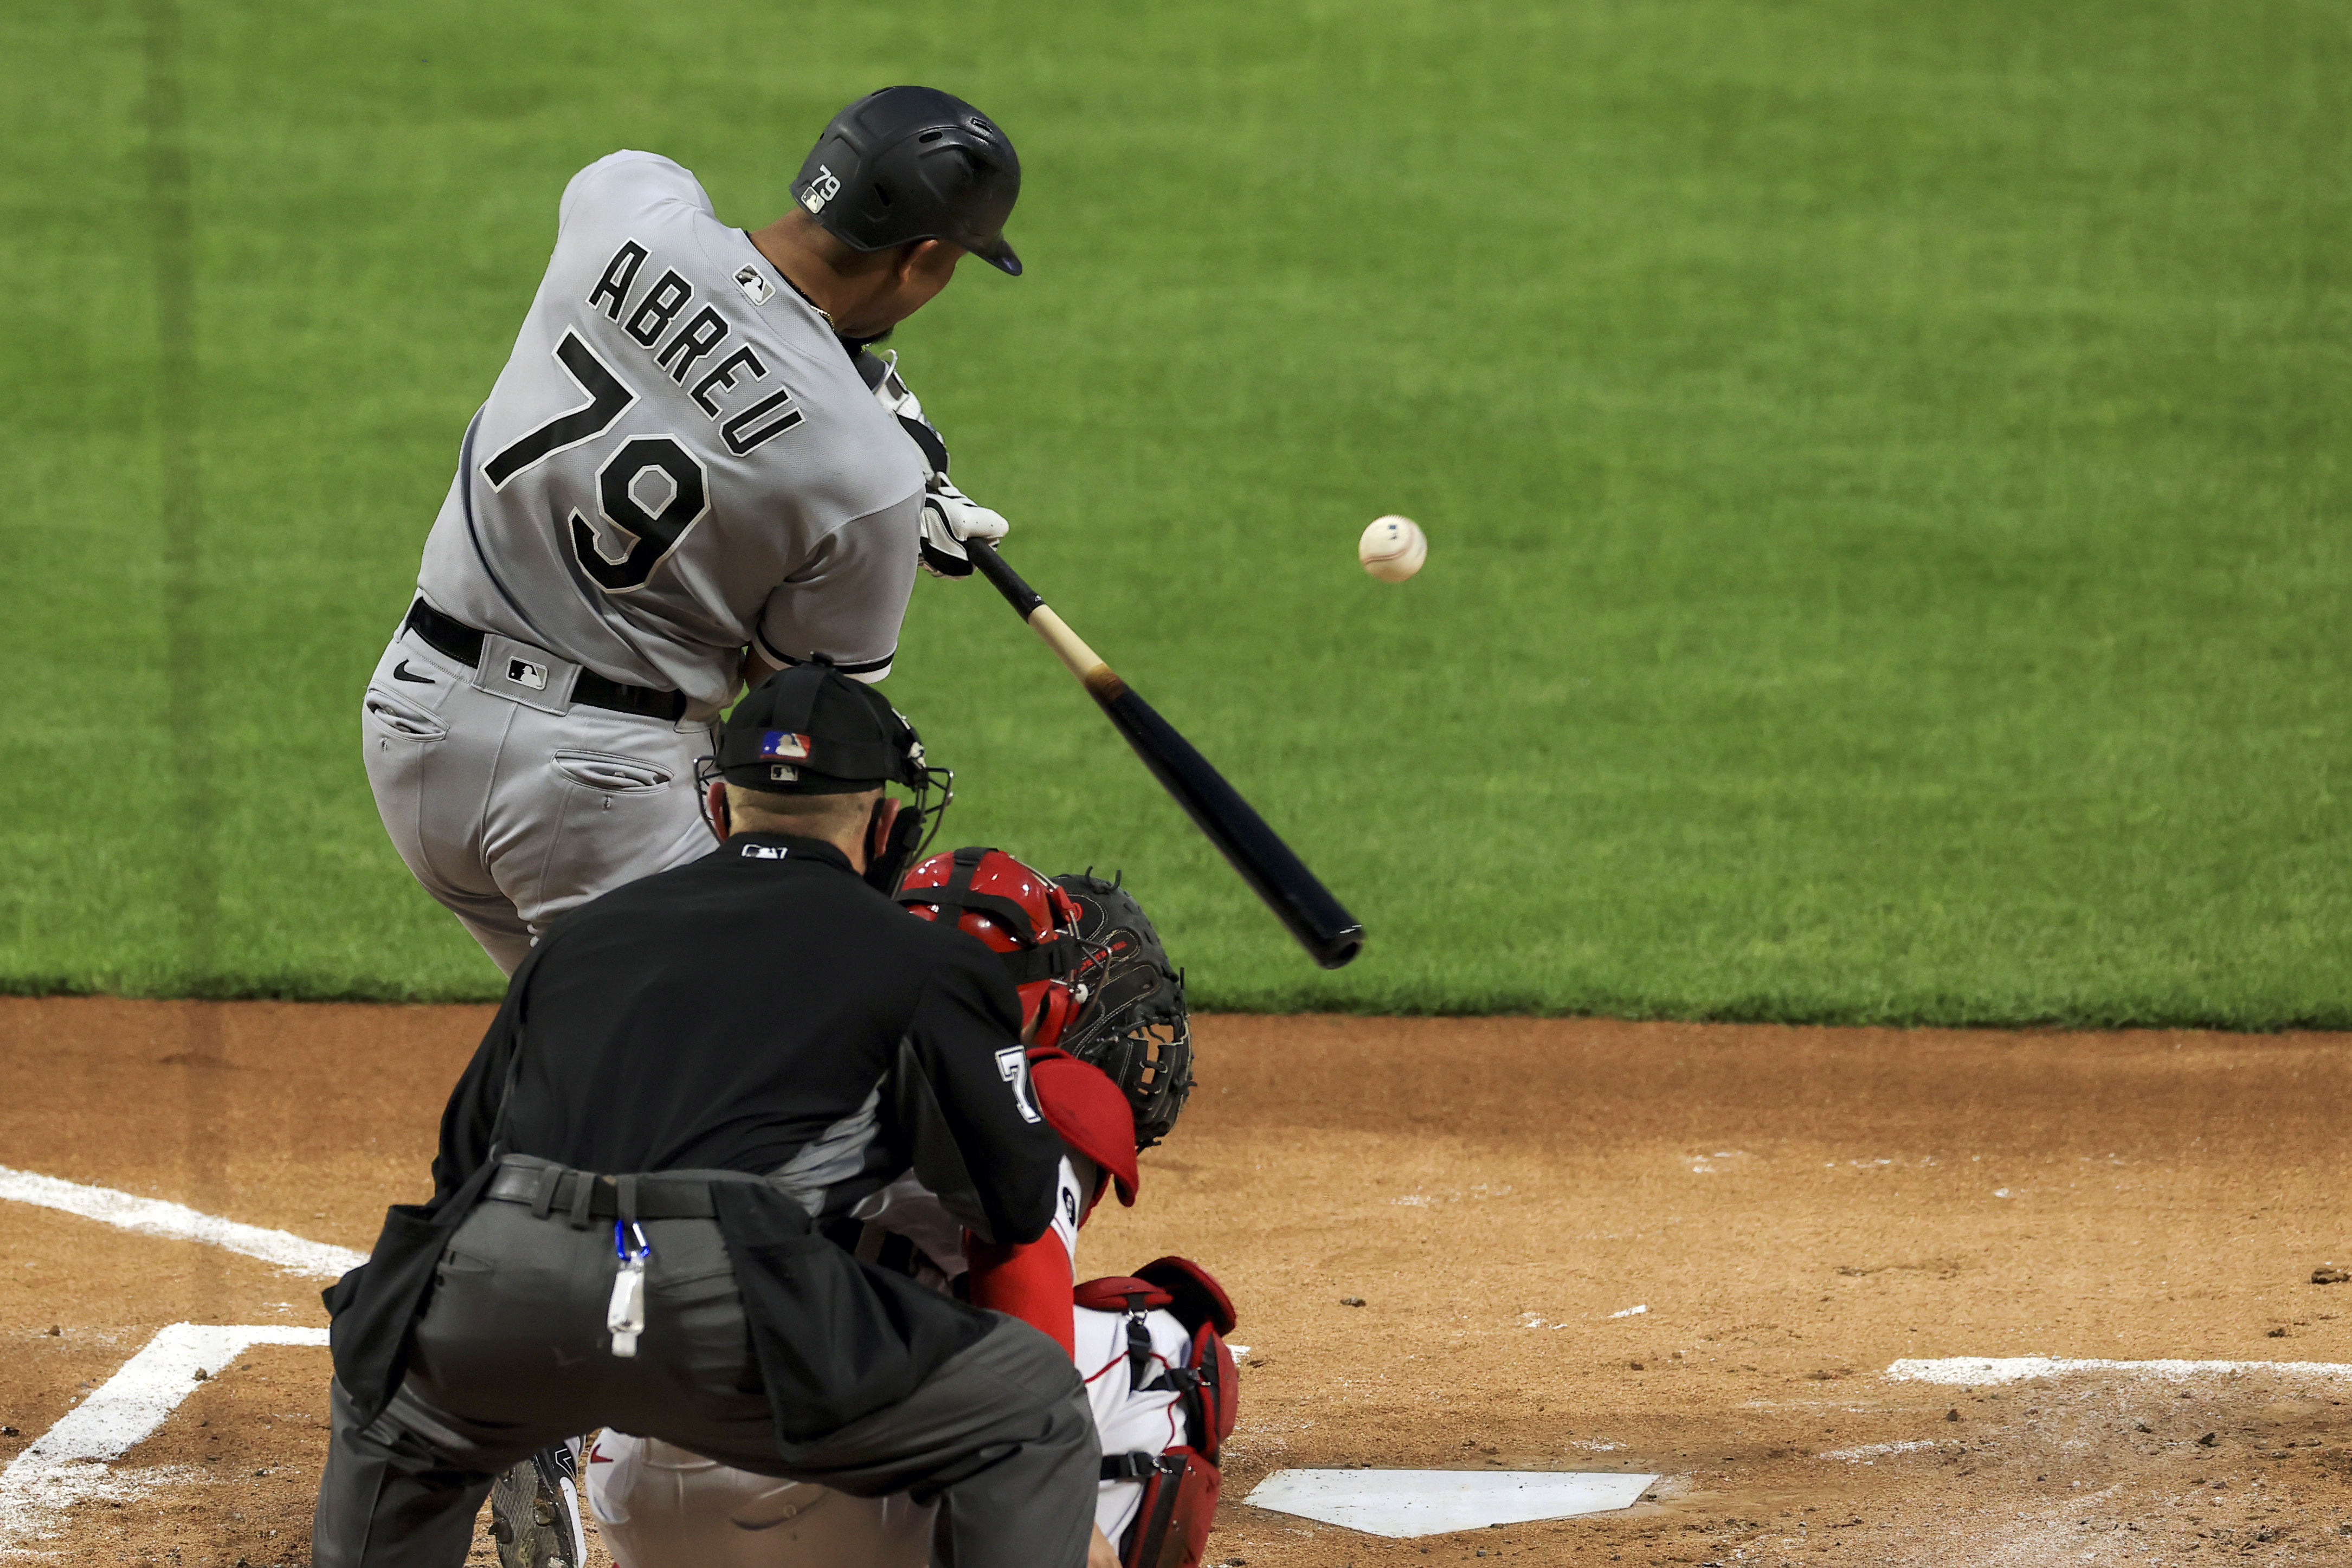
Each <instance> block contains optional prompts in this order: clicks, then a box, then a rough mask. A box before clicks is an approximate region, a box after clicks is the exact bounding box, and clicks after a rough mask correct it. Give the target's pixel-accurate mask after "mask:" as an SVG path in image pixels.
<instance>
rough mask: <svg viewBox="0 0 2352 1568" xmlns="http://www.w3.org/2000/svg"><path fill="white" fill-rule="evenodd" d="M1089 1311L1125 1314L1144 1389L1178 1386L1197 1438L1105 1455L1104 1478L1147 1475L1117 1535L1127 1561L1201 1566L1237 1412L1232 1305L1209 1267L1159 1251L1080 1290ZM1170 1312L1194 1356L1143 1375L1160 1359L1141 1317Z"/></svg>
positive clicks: (1175, 1567)
mask: <svg viewBox="0 0 2352 1568" xmlns="http://www.w3.org/2000/svg"><path fill="white" fill-rule="evenodd" d="M1073 1300H1075V1301H1076V1303H1077V1304H1078V1305H1079V1306H1081V1307H1085V1308H1087V1309H1088V1310H1089V1311H1093V1312H1123V1313H1125V1314H1126V1315H1127V1343H1128V1362H1129V1377H1130V1378H1131V1379H1132V1380H1133V1383H1132V1386H1135V1387H1138V1388H1173V1389H1175V1390H1176V1392H1177V1404H1178V1406H1179V1407H1181V1409H1182V1410H1183V1412H1184V1426H1185V1432H1186V1435H1187V1436H1188V1437H1191V1438H1192V1441H1191V1442H1189V1443H1178V1444H1174V1445H1172V1446H1171V1447H1170V1448H1167V1449H1165V1450H1164V1451H1162V1452H1160V1453H1157V1454H1146V1453H1131V1454H1106V1455H1104V1456H1103V1462H1102V1479H1105V1480H1107V1481H1121V1480H1139V1481H1141V1482H1142V1483H1143V1506H1142V1507H1141V1508H1140V1509H1139V1510H1138V1511H1136V1515H1135V1522H1134V1523H1133V1524H1131V1525H1129V1527H1128V1531H1127V1535H1126V1538H1125V1539H1124V1540H1122V1541H1120V1542H1118V1553H1119V1562H1120V1563H1121V1564H1122V1568H1198V1565H1199V1563H1200V1562H1201V1553H1202V1552H1204V1551H1206V1550H1207V1548H1208V1543H1209V1526H1210V1524H1211V1523H1212V1522H1213V1521H1214V1520H1215V1518H1216V1513H1217V1489H1218V1485H1219V1483H1220V1481H1221V1480H1222V1479H1223V1477H1222V1475H1221V1473H1220V1472H1219V1470H1218V1469H1217V1456H1218V1455H1219V1453H1221V1452H1222V1451H1223V1448H1224V1443H1225V1439H1226V1438H1227V1437H1231V1436H1233V1431H1234V1417H1235V1416H1237V1415H1238V1413H1239V1406H1238V1404H1237V1402H1236V1396H1237V1394H1238V1392H1239V1390H1238V1388H1237V1387H1236V1382H1237V1380H1236V1378H1235V1375H1234V1356H1233V1352H1231V1351H1230V1350H1227V1349H1226V1348H1225V1337H1224V1336H1225V1335H1226V1334H1227V1333H1231V1332H1232V1331H1233V1327H1234V1304H1233V1302H1232V1301H1230V1300H1228V1299H1227V1297H1226V1295H1225V1292H1224V1290H1223V1287H1221V1286H1220V1285H1219V1284H1218V1283H1217V1281H1215V1280H1214V1279H1213V1278H1212V1277H1211V1276H1210V1274H1209V1272H1208V1270H1205V1269H1203V1268H1202V1267H1201V1266H1200V1265H1199V1264H1198V1263H1195V1262H1193V1261H1192V1260H1190V1259H1186V1258H1161V1259H1159V1260H1155V1261H1153V1262H1150V1263H1147V1264H1145V1265H1144V1266H1143V1267H1142V1268H1140V1269H1138V1270H1136V1271H1135V1273H1134V1274H1133V1275H1132V1276H1131V1277H1129V1278H1125V1279H1117V1278H1114V1279H1104V1280H1089V1281H1087V1282H1086V1283H1085V1284H1083V1285H1080V1286H1079V1287H1077V1289H1076V1291H1075V1292H1073ZM1153 1311H1165V1312H1168V1313H1169V1314H1170V1315H1171V1316H1172V1317H1174V1318H1175V1319H1176V1321H1177V1322H1180V1323H1181V1324H1183V1325H1184V1327H1185V1328H1186V1329H1188V1330H1190V1331H1191V1333H1192V1356H1191V1362H1190V1364H1187V1365H1183V1366H1171V1367H1169V1368H1166V1369H1165V1370H1164V1371H1162V1372H1161V1373H1160V1375H1158V1376H1157V1377H1155V1378H1152V1379H1151V1380H1150V1381H1149V1382H1146V1381H1144V1378H1145V1375H1146V1374H1147V1372H1148V1369H1149V1366H1150V1362H1151V1359H1152V1353H1151V1336H1150V1333H1148V1332H1147V1331H1146V1330H1145V1328H1144V1326H1143V1315H1144V1314H1145V1313H1146V1312H1153Z"/></svg>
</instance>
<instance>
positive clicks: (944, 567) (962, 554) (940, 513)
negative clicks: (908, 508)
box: [923, 476, 1013, 577]
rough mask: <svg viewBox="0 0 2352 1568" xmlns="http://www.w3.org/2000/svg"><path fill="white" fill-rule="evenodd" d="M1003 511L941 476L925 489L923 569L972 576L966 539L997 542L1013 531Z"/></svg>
mask: <svg viewBox="0 0 2352 1568" xmlns="http://www.w3.org/2000/svg"><path fill="white" fill-rule="evenodd" d="M1012 528H1013V525H1012V524H1010V523H1008V522H1006V521H1005V520H1004V514H1003V513H1002V512H993V511H991V510H989V509H988V508H987V507H983V506H982V505H981V504H980V503H979V502H978V501H975V500H973V499H972V498H971V497H970V496H967V495H965V494H964V493H963V492H962V491H961V490H959V489H957V488H956V487H955V486H953V485H950V484H949V483H948V481H947V479H946V476H940V477H939V478H935V479H933V480H932V481H931V482H930V486H929V488H927V489H926V490H925V491H924V492H923V569H924V570H926V571H929V573H930V574H931V575H932V576H933V577H970V576H971V554H970V553H969V552H968V551H966V550H965V549H964V548H963V541H964V540H966V539H986V540H987V541H988V542H989V543H990V544H994V543H995V542H996V541H997V540H999V539H1001V538H1003V537H1004V536H1005V535H1006V534H1007V533H1008V532H1010V531H1011V529H1012Z"/></svg>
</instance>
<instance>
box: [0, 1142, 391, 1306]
mask: <svg viewBox="0 0 2352 1568" xmlns="http://www.w3.org/2000/svg"><path fill="white" fill-rule="evenodd" d="M0 1198H8V1199H12V1200H14V1201H15V1202H17V1203H29V1204H32V1205H35V1206H36V1207H41V1208H53V1209H56V1210H57V1211H58V1212H59V1213H61V1214H72V1215H78V1216H79V1217H80V1218H84V1219H95V1220H97V1221H98V1222H99V1223H100V1224H101V1225H111V1226H113V1227H115V1228H117V1229H119V1230H130V1231H136V1232H137V1233H139V1234H140V1235H142V1236H161V1237H164V1238H167V1239H171V1240H174V1241H201V1242H204V1243H205V1245H207V1246H212V1247H218V1248H222V1249H226V1250H227V1251H230V1252H238V1253H242V1254H244V1255H245V1256H246V1257H247V1258H257V1259H259V1260H261V1261H263V1262H264V1263H268V1264H270V1265H271V1266H273V1267H275V1268H277V1269H278V1270H280V1271H282V1272H285V1273H289V1274H299V1275H302V1276H305V1277H307V1278H310V1279H313V1280H332V1279H337V1278H339V1277H341V1275H342V1274H344V1273H345V1272H347V1271H348V1270H352V1269H356V1268H358V1267H359V1266H360V1265H361V1264H362V1263H364V1262H366V1261H367V1254H366V1253H364V1252H354V1251H352V1249H350V1248H348V1247H331V1246H329V1245H327V1244H326V1243H325V1242H323V1241H312V1240H310V1239H306V1238H304V1237H300V1236H297V1235H295V1234H294V1233H293V1232H292V1231H290V1230H271V1229H268V1228H265V1227H262V1226H258V1225H245V1224H241V1223H239V1222H238V1221H236V1220H234V1219H223V1218H220V1217H219V1216H218V1215H215V1214H205V1213H201V1212H199V1211H198V1210H196V1209H193V1208H190V1207H187V1206H186V1205H185V1204H180V1203H166V1202H164V1201H163V1199H162V1198H157V1197H139V1196H138V1195H137V1194H135V1193H128V1192H121V1191H118V1190H117V1189H115V1188H113V1187H110V1186H83V1185H82V1184H81V1183H79V1182H73V1181H64V1180H61V1179H59V1178H58V1177H57V1176H42V1175H40V1174H39V1173H38V1172H36V1171H20V1170H13V1169H11V1168H10V1167H8V1166H0Z"/></svg>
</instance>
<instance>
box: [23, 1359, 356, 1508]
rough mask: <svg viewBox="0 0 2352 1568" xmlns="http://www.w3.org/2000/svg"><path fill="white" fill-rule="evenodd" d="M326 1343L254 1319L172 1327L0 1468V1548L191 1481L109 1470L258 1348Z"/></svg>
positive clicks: (163, 1473)
mask: <svg viewBox="0 0 2352 1568" xmlns="http://www.w3.org/2000/svg"><path fill="white" fill-rule="evenodd" d="M325 1343H327V1331H326V1330H325V1329H302V1328H289V1327H284V1326H281V1325H276V1324H264V1323H253V1324H246V1325H241V1326H236V1327H228V1328H220V1327H213V1326H208V1325H203V1324H197V1323H172V1324H170V1325H168V1326H166V1327H164V1328H162V1329H158V1330H157V1331H156V1333H155V1337H154V1338H153V1339H151V1340H149V1341H148V1342H147V1344H146V1347H145V1348H144V1349H142V1350H141V1351H140V1353H139V1354H137V1355H134V1356H132V1357H131V1359H130V1360H129V1361H128V1362H125V1363H124V1364H123V1365H122V1369H121V1371H119V1372H117V1373H116V1374H115V1375H113V1376H112V1377H110V1378H108V1379H107V1380H106V1382H105V1383H104V1384H103V1385H100V1388H99V1389H98V1391H97V1392H96V1393H94V1394H92V1395H91V1396H89V1398H88V1399H85V1400H83V1401H82V1402H81V1403H80V1404H79V1406H75V1407H74V1408H73V1409H71V1410H69V1411H68V1412H66V1414H65V1416H63V1417H62V1418H61V1419H59V1421H58V1424H57V1425H56V1426H54V1427H50V1428H49V1429H48V1430H47V1431H46V1432H44V1433H42V1434H41V1435H40V1436H39V1437H36V1438H35V1439H34V1440H33V1441H32V1443H31V1444H30V1446H28V1447H27V1448H26V1449H25V1450H24V1451H23V1452H22V1453H20V1454H18V1455H17V1456H16V1458H14V1459H11V1460H10V1461H9V1462H8V1468H7V1469H5V1470H0V1551H13V1550H21V1548H20V1546H19V1543H20V1542H24V1541H27V1540H37V1539H41V1538H45V1537H48V1536H52V1535H54V1534H55V1533H56V1528H55V1521H57V1520H58V1516H59V1515H60V1514H62V1513H63V1512H64V1511H66V1510H68V1509H69V1508H71V1507H73V1505H74V1504H76V1503H79V1502H86V1501H89V1500H91V1499H94V1498H112V1499H116V1500H127V1499H129V1498H131V1497H134V1496H137V1495H138V1494H139V1493H140V1492H142V1491H144V1490H147V1487H148V1486H149V1485H152V1483H153V1482H155V1481H159V1480H190V1479H197V1477H198V1476H199V1475H200V1474H201V1472H197V1471H193V1470H187V1469H158V1470H155V1471H152V1472H147V1473H146V1474H144V1475H142V1476H133V1475H131V1474H126V1473H124V1472H121V1471H117V1470H110V1469H108V1468H107V1462H108V1461H109V1460H112V1459H118V1458H121V1457H122V1456H123V1455H124V1454H126V1453H128V1452H130V1450H131V1448H133V1447H134V1446H136V1445H137V1444H138V1443H139V1442H140V1441H142V1439H143V1438H145V1437H147V1436H148V1435H149V1434H150V1433H152V1432H153V1431H154V1430H155V1428H156V1427H160V1426H162V1425H163V1419H164V1417H165V1416H169V1415H171V1413H172V1412H173V1410H174V1409H176V1408H178V1406H179V1404H180V1401H182V1400H183V1399H185V1398H186V1397H187V1396H188V1395H189V1393H190V1392H191V1391H192V1390H194V1388H195V1386H196V1385H198V1384H199V1383H201V1382H202V1381H204V1379H205V1378H208V1377H211V1376H214V1375H216V1374H217V1373H219V1372H220V1371H222V1370H223V1369H224V1368H226V1366H227V1365H228V1364H229V1363H230V1362H232V1361H235V1360H236V1358H237V1357H238V1356H240V1355H243V1354H245V1353H246V1352H247V1351H248V1350H250V1349H252V1348H253V1347H254V1346H255V1345H257V1344H311V1345H323V1344H325Z"/></svg>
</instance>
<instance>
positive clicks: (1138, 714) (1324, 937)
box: [964, 539, 1364, 969]
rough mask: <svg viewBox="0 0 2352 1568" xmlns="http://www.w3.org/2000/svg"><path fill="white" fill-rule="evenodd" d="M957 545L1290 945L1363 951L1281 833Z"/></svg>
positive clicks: (995, 558)
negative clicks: (1285, 930)
mask: <svg viewBox="0 0 2352 1568" xmlns="http://www.w3.org/2000/svg"><path fill="white" fill-rule="evenodd" d="M964 549H965V550H966V551H967V552H969V553H970V555H971V562H972V565H974V566H976V567H978V568H979V569H980V574H981V575H982V577H985V578H986V579H988V580H989V581H990V582H992V583H993V584H995V585H996V591H997V592H999V593H1001V594H1003V595H1004V601H1005V602H1006V603H1008V604H1010V605H1012V606H1013V609H1014V610H1015V611H1017V612H1019V613H1020V616H1021V618H1022V619H1023V620H1024V621H1026V622H1029V626H1030V629H1031V630H1032V631H1034V632H1036V633H1037V635H1038V636H1040V637H1042V638H1044V639H1045V646H1047V647H1048V648H1051V649H1053V650H1054V653H1055V655H1056V656H1058V657H1059V658H1060V659H1061V661H1062V663H1063V664H1066V665H1067V666H1068V667H1069V671H1070V674H1074V675H1076V676H1077V677H1078V684H1079V685H1083V686H1085V687H1086V688H1087V695H1089V696H1091V697H1093V698H1094V699H1095V701H1096V703H1097V705H1099V706H1100V707H1101V708H1102V710H1103V712H1104V713H1105V714H1106V715H1107V716H1108V717H1109V719H1110V722H1111V724H1112V726H1113V727H1115V728H1117V729H1118V732H1119V734H1121V735H1123V736H1125V737H1127V743H1128V745H1129V746H1131V747H1134V748H1135V754H1136V756H1138V757H1139V758H1143V765H1144V766H1145V767H1146V768H1150V769H1151V776H1152V777H1153V778H1155V779H1159V780H1160V788H1162V789H1166V790H1167V791H1168V793H1169V794H1171V795H1172V796H1174V797H1175V799H1176V803H1177V804H1178V805H1180V806H1181V807H1183V808H1184V813H1185V815H1187V816H1189V817H1191V818H1192V821H1193V823H1194V825H1195V826H1197V827H1198V828H1199V829H1200V830H1201V831H1202V832H1203V833H1206V834H1207V835H1208V836H1209V841H1210V842H1211V843H1213V844H1214V845H1216V846H1217V848H1218V850H1219V851H1220V852H1222V853H1223V855H1224V857H1225V859H1226V860H1227V861H1228V862H1231V863H1232V865H1233V868H1234V870H1235V871H1237V872H1239V873H1241V877H1242V880H1243V881H1244V882H1245V883H1249V884H1250V886H1251V887H1252V888H1253V889H1254V890H1255V892H1256V894H1257V895H1258V896H1259V897H1260V898H1262V899H1264V900H1265V905H1266V907H1267V908H1268V909H1271V910H1273V911H1274V913H1275V914H1276V916H1278V917H1279V918H1280V919H1281V921H1282V923H1283V924H1284V925H1287V926H1288V927H1290V934H1291V935H1292V936H1296V937H1297V938H1298V945H1299V946H1302V947H1304V948H1306V949H1307V953H1308V954H1309V955H1310V956H1312V957H1313V958H1314V960H1315V961H1316V962H1317V963H1318V964H1320V965H1321V966H1323V967H1325V968H1327V969H1336V968H1338V967H1340V966H1341V965H1342V964H1345V963H1347V962H1348V961H1349V959H1351V958H1353V957H1354V956H1356V955H1357V954H1359V953H1360V952H1362V951H1363V950H1364V928H1363V925H1361V924H1360V922H1358V920H1357V919H1356V917H1355V916H1354V915H1350V914H1349V913H1348V912H1347V910H1346V909H1344V908H1343V907H1341V905H1340V904H1339V900H1338V899H1336V898H1334V897H1332V896H1331V890H1330V889H1329V888H1327V887H1325V886H1324V885H1323V883H1321V882H1320V881H1319V880H1318V879H1317V877H1316V875H1315V873H1313V872H1311V871H1308V870H1307V866H1306V862H1303V861H1301V860H1300V859H1299V858H1298V856H1297V854H1295V853H1293V852H1291V848H1290V846H1289V845H1288V844H1286V843H1284V842H1283V841H1282V836H1281V835H1280V834H1278V833H1276V831H1274V830H1273V829H1272V828H1269V827H1267V826H1266V825H1265V818H1264V817H1261V816H1259V815H1258V814H1257V812H1256V810H1255V809H1254V808H1253V807H1252V806H1251V805H1250V803H1249V802H1248V801H1247V800H1243V799H1242V797H1241V792H1240V791H1239V790H1237V789H1234V787H1233V786H1232V785H1231V784H1228V783H1226V782H1225V779H1224V775H1223V774H1222V773H1219V772H1218V771H1217V770H1216V769H1215V768H1213V767H1211V766H1210V765H1209V759H1208V758H1205V757H1203V756H1202V755H1201V754H1200V752H1199V751H1198V750H1196V749H1195V748H1194V747H1193V745H1192V742H1191V741H1189V740H1186V739H1185V738H1184V737H1182V736H1181V735H1180V734H1178V733H1177V731H1176V727H1175V726H1174V725H1171V724H1170V723H1169V722H1168V721H1167V720H1166V719H1164V718H1162V717H1160V715H1159V714H1158V713H1157V712H1156V711H1154V710H1153V708H1152V706H1151V705H1150V703H1147V702H1145V701H1144V700H1143V699H1142V698H1141V697H1139V696H1137V695H1135V693H1133V692H1132V691H1130V690H1129V689H1128V685H1127V683H1126V682H1125V681H1122V680H1120V679H1119V678H1118V674H1116V673H1115V672H1114V671H1113V670H1112V669H1111V667H1110V666H1109V665H1108V664H1104V663H1103V662H1102V660H1101V658H1100V657H1098V656H1097V654H1096V653H1095V651H1094V650H1093V649H1092V648H1089V647H1087V645H1086V643H1085V642H1084V641H1083V640H1081V639H1080V638H1079V636H1078V634H1077V633H1076V632H1073V631H1071V630H1070V627H1069V623H1068V622H1066V621H1064V620H1063V619H1062V618H1061V617H1060V616H1058V615H1056V614H1055V613H1054V612H1053V611H1052V610H1051V609H1050V608H1048V607H1047V605H1046V603H1045V598H1044V596H1043V595H1041V594H1040V593H1038V591H1036V590H1035V589H1034V588H1032V587H1030V586H1029V585H1028V584H1027V583H1025V582H1024V581H1022V580H1021V574H1020V573H1019V572H1016V571H1014V570H1013V569H1012V568H1011V567H1010V566H1007V565H1006V564H1005V563H1004V558H1003V556H1001V555H998V554H997V553H996V549H995V547H994V546H992V545H991V544H989V543H988V542H987V541H985V540H983V539H966V540H965V541H964Z"/></svg>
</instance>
